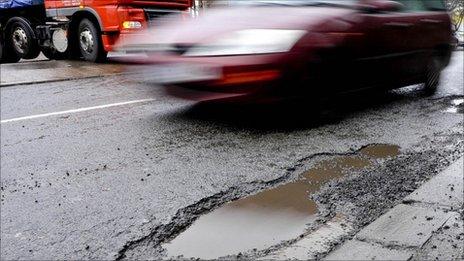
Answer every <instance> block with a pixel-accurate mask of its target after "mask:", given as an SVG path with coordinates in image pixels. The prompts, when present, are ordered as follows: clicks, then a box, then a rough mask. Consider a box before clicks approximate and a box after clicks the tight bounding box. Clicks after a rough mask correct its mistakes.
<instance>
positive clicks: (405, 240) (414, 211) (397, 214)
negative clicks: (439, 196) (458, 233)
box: [356, 204, 450, 247]
mask: <svg viewBox="0 0 464 261" xmlns="http://www.w3.org/2000/svg"><path fill="white" fill-rule="evenodd" d="M449 218H450V214H448V213H446V212H444V211H443V210H437V209H429V208H422V207H416V206H408V205H403V204H401V205H398V206H395V207H394V208H393V209H392V210H391V211H389V212H387V213H386V214H384V215H383V216H381V217H380V218H378V219H377V220H375V221H374V222H373V223H371V224H370V225H369V226H367V227H365V228H364V229H363V230H361V232H360V233H358V235H356V238H357V239H358V240H361V241H374V242H381V243H382V244H384V245H390V246H405V247H421V246H422V245H423V244H424V243H425V242H427V240H428V239H429V238H430V237H431V236H432V233H433V232H434V231H436V230H438V229H439V228H440V227H441V226H442V225H443V224H444V223H445V222H446V221H447V220H448V219H449Z"/></svg>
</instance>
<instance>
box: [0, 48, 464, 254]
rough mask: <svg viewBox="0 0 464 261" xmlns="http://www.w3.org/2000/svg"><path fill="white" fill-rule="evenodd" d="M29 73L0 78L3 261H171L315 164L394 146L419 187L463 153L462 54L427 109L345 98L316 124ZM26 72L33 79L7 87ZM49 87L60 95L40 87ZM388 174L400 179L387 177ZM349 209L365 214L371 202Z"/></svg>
mask: <svg viewBox="0 0 464 261" xmlns="http://www.w3.org/2000/svg"><path fill="white" fill-rule="evenodd" d="M36 63H37V62H33V63H29V64H21V65H16V67H17V68H16V67H14V66H9V67H7V66H6V65H5V66H4V65H2V68H1V73H2V74H1V77H2V84H6V83H7V80H4V79H5V78H7V77H10V78H9V79H10V81H11V82H12V83H14V84H11V85H8V86H3V87H2V88H1V89H0V91H1V228H2V232H1V257H2V258H3V259H50V258H53V259H87V258H95V259H116V258H139V259H142V258H162V257H167V256H168V254H169V253H167V252H168V251H166V247H165V245H164V243H166V242H168V241H170V240H172V239H174V238H175V237H176V236H177V235H178V234H179V233H180V232H182V231H183V230H184V229H185V228H186V227H187V226H189V225H190V224H192V222H193V221H194V220H195V219H196V218H198V217H199V216H200V215H202V214H204V213H206V212H208V211H209V210H212V209H214V208H215V207H217V206H220V205H222V204H224V203H227V202H229V201H231V200H233V199H238V198H245V197H246V196H249V195H252V194H255V193H257V192H259V191H262V190H263V189H268V188H272V187H274V186H277V185H281V184H285V183H287V182H290V181H294V180H296V179H298V177H299V176H300V175H301V174H302V173H305V172H306V171H308V170H309V169H311V167H312V166H314V165H315V164H316V163H317V162H320V161H323V160H327V159H330V158H332V157H336V156H340V155H348V154H350V153H354V152H356V151H358V150H360V149H362V148H364V147H366V146H368V145H372V144H390V145H394V146H398V147H399V148H400V153H401V154H403V155H408V156H411V157H412V158H414V160H416V161H417V162H423V163H424V164H423V166H422V165H420V164H412V165H411V166H413V167H414V168H413V169H412V171H411V175H410V176H408V177H404V176H403V177H401V178H404V179H410V180H411V184H413V183H414V184H415V183H417V184H419V183H420V181H423V180H425V179H427V178H429V177H430V176H433V175H434V174H435V173H436V172H438V171H440V170H442V169H443V168H444V167H446V166H447V165H448V163H449V162H451V161H452V160H453V159H455V158H456V157H458V156H460V155H462V153H463V146H462V135H463V114H462V108H461V107H459V106H461V105H453V102H454V103H455V104H456V103H457V102H456V101H457V100H459V99H462V98H463V95H464V90H463V74H462V72H463V52H458V53H455V55H454V57H453V62H452V64H451V65H450V66H449V67H448V68H447V69H446V71H445V73H444V75H443V79H442V84H441V86H440V89H439V92H438V93H437V94H436V95H435V96H434V97H428V98H426V97H422V96H421V95H420V91H419V90H418V89H417V88H416V87H410V88H406V89H403V90H399V91H395V92H390V93H388V94H385V95H374V96H368V97H366V96H365V95H357V96H353V97H351V96H350V97H344V98H341V99H339V100H336V101H329V105H328V106H327V108H326V110H325V111H324V112H322V113H318V114H316V115H315V114H314V113H311V111H310V110H309V109H308V106H307V104H298V106H281V107H277V108H276V107H269V106H268V107H245V108H230V107H226V106H219V105H211V104H194V103H192V102H187V101H182V100H177V99H173V98H171V97H168V96H166V95H165V94H164V92H163V90H162V88H160V87H157V86H149V85H145V84H142V83H138V82H135V81H133V80H131V79H129V78H128V77H127V76H125V75H120V74H119V72H120V68H119V65H110V66H109V69H108V70H110V71H111V74H110V75H107V74H106V72H107V71H98V70H96V69H95V70H94V69H92V67H91V66H89V65H88V64H87V65H86V64H70V66H69V67H75V68H76V70H79V66H86V68H85V70H86V71H87V72H88V74H89V75H90V76H91V78H86V79H79V80H73V79H72V78H73V77H68V78H66V77H65V78H63V77H62V75H63V74H65V73H70V74H71V76H72V74H73V73H74V72H73V71H72V70H71V71H70V72H67V71H59V77H58V76H56V74H58V72H57V71H55V72H53V71H54V66H56V67H57V68H58V67H60V68H61V67H62V66H63V63H66V62H59V63H58V62H45V63H49V64H48V71H47V70H46V69H47V68H44V69H41V68H43V67H40V68H39V67H37V64H36ZM40 63H44V62H40ZM27 68H29V69H28V72H29V73H30V74H31V75H30V76H29V75H22V76H21V77H23V78H22V79H18V78H17V77H13V76H8V75H10V74H14V75H21V74H20V71H22V70H24V69H27ZM34 72H35V74H34ZM113 73H117V74H116V75H115V74H113ZM47 74H48V76H47V77H46V79H55V80H56V81H53V82H42V81H43V77H42V76H43V75H47ZM53 74H55V76H56V77H55V78H54V76H53ZM100 74H104V76H103V77H99V75H100ZM34 75H35V76H34ZM37 75H41V76H40V77H39V76H37ZM79 76H82V75H79ZM60 77H61V78H60ZM34 81H37V82H41V83H33V82H34ZM18 83H20V84H19V85H18ZM456 106H458V107H456ZM450 108H457V109H456V110H454V111H453V110H450ZM393 160H394V159H393ZM428 161H429V162H438V163H436V164H425V163H427V162H428ZM379 166H380V167H381V166H384V164H383V163H382V162H379ZM395 166H398V167H401V166H402V165H401V164H400V163H398V164H397V165H395V164H391V166H390V169H389V171H395V169H394V168H395ZM422 168H424V169H422ZM425 172H426V173H428V175H422V174H420V173H425ZM421 175H422V176H421ZM390 178H391V179H392V180H399V179H400V177H396V176H394V175H392V176H391V177H390ZM405 182H406V183H407V180H406V181H405V180H403V181H402V183H400V182H397V183H394V182H392V183H391V186H392V187H391V189H390V190H389V191H388V192H385V193H389V196H390V197H391V199H389V200H391V201H392V202H393V201H394V200H397V199H398V198H400V196H401V195H403V194H404V192H405V190H409V189H411V188H409V187H408V188H404V187H403V186H402V185H401V184H404V183H405ZM331 200H332V199H330V198H324V199H319V202H320V204H326V205H327V206H328V205H330V204H331V202H330V201H331ZM357 200H365V203H366V202H367V203H372V202H375V199H374V198H373V197H369V195H367V194H366V196H365V197H363V198H360V199H357ZM332 203H333V202H332ZM355 205H356V204H355ZM327 206H322V207H321V209H326V208H327ZM385 207H387V206H385ZM328 211H330V210H328ZM350 211H351V212H350ZM350 211H347V212H346V213H345V214H346V215H349V214H350V213H355V212H356V211H352V210H350ZM376 211H377V210H376ZM376 211H372V212H369V213H367V214H366V215H367V216H366V217H364V218H365V219H369V218H372V217H373V216H374V215H377V214H378V213H377V212H378V211H377V212H376ZM211 213H214V212H211ZM353 215H354V214H353ZM369 215H371V216H369ZM302 232H303V231H302ZM186 233H188V231H186ZM297 234H298V233H297ZM285 240H287V238H286V239H285ZM173 242H175V241H173ZM276 248H278V246H277V247H276ZM258 250H262V249H258ZM177 254H178V253H176V254H175V255H177ZM180 254H182V253H180ZM236 254H239V253H235V255H236ZM259 255H261V256H262V255H263V254H262V253H260V252H259V251H258V253H257V254H256V256H259ZM250 256H252V257H256V256H253V254H250Z"/></svg>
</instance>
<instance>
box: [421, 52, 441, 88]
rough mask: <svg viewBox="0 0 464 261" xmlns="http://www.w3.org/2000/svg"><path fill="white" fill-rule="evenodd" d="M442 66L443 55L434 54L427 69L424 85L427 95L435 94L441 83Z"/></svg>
mask: <svg viewBox="0 0 464 261" xmlns="http://www.w3.org/2000/svg"><path fill="white" fill-rule="evenodd" d="M442 67H443V66H442V59H441V57H440V56H438V55H434V56H432V58H431V59H430V61H429V63H428V65H427V68H426V71H425V82H424V85H423V91H424V94H425V95H427V96H429V95H433V94H434V93H435V92H436V91H437V88H438V85H439V84H440V75H441V70H442Z"/></svg>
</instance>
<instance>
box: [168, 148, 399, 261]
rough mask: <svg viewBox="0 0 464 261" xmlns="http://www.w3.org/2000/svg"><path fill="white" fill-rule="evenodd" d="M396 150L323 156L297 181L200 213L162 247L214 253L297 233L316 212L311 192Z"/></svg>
mask: <svg viewBox="0 0 464 261" xmlns="http://www.w3.org/2000/svg"><path fill="white" fill-rule="evenodd" d="M398 154H399V147H398V146H394V145H372V146H368V147H365V148H363V149H362V150H361V151H359V153H357V154H356V155H349V156H340V157H337V158H334V159H330V160H324V161H322V162H320V163H318V164H316V166H315V167H314V168H312V169H310V170H309V171H307V172H305V173H303V174H302V175H301V176H300V177H299V179H298V180H296V181H294V182H290V183H287V184H284V185H281V186H277V187H275V188H271V189H268V190H264V191H261V192H259V193H257V194H255V195H252V196H248V197H246V198H243V199H239V200H236V201H232V202H230V203H227V204H225V205H223V206H222V207H219V208H217V209H215V210H213V211H212V212H209V213H207V214H205V215H203V216H201V217H200V218H198V219H197V220H196V221H195V222H194V223H193V224H192V225H191V226H190V227H189V228H187V230H185V231H184V232H182V233H181V234H179V235H178V236H177V237H176V238H174V239H173V240H172V241H170V242H168V243H165V244H163V247H164V248H165V250H166V251H167V255H168V257H178V256H183V257H185V258H201V259H214V258H218V257H222V256H226V255H234V254H238V253H240V252H245V251H249V250H253V249H257V250H262V249H266V248H268V247H271V246H273V245H276V244H278V243H280V242H282V241H284V240H290V239H293V238H296V237H298V236H299V235H300V234H302V233H303V232H304V231H305V228H306V226H307V224H308V223H311V222H312V221H314V219H315V218H316V213H317V205H316V203H315V202H314V201H312V200H311V199H310V197H309V196H310V195H311V194H312V193H314V192H316V191H317V190H319V189H320V187H321V186H323V185H324V184H325V183H327V182H329V181H331V180H335V179H338V178H341V177H343V176H344V175H346V174H347V173H349V171H350V170H360V169H362V168H365V167H368V166H369V165H371V164H372V162H373V160H374V159H381V158H387V157H392V156H396V155H398Z"/></svg>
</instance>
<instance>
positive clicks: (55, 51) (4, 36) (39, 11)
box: [0, 0, 193, 62]
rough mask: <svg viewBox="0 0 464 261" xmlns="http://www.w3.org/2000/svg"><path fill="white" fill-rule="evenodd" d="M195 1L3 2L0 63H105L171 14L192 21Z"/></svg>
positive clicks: (1, 9) (56, 0)
mask: <svg viewBox="0 0 464 261" xmlns="http://www.w3.org/2000/svg"><path fill="white" fill-rule="evenodd" d="M192 5H193V0H44V1H41V0H0V48H1V49H2V50H0V54H1V56H0V60H1V61H2V62H15V61H17V60H19V59H21V58H24V59H32V58H35V57H37V56H38V54H39V53H40V51H42V53H44V55H45V56H47V57H48V58H50V59H66V58H80V59H84V60H86V61H92V62H101V61H104V60H105V59H106V56H107V53H108V52H109V51H112V50H113V47H114V44H115V43H116V42H117V41H124V38H125V37H127V36H128V35H132V34H137V33H139V32H140V31H141V30H144V29H146V28H149V27H152V26H156V21H158V20H159V19H160V18H161V17H163V16H165V15H169V14H176V13H177V14H181V15H185V16H189V15H190V14H191V8H192Z"/></svg>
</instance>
